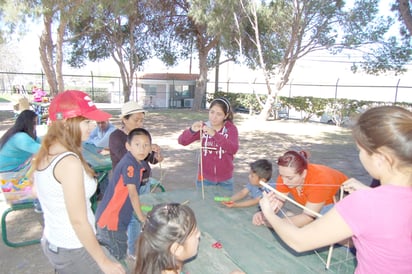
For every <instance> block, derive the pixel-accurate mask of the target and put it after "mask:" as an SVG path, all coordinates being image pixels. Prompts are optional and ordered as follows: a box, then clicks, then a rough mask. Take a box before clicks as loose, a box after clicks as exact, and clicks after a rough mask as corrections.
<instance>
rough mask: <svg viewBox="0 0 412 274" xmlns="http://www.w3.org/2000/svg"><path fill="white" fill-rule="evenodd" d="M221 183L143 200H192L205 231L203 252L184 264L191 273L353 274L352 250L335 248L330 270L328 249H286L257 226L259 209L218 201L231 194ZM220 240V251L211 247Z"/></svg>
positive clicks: (201, 249)
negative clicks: (255, 215)
mask: <svg viewBox="0 0 412 274" xmlns="http://www.w3.org/2000/svg"><path fill="white" fill-rule="evenodd" d="M222 191H223V190H221V189H220V188H217V187H207V188H205V199H204V200H203V199H202V193H201V191H196V190H195V189H191V190H176V191H170V192H164V193H150V194H147V195H142V196H141V197H140V198H141V202H142V203H143V204H146V205H154V204H157V203H163V202H178V203H183V202H185V201H189V203H188V206H190V207H191V208H192V209H193V210H194V212H195V214H196V219H197V222H198V226H199V228H200V230H201V232H202V234H201V240H200V246H199V253H198V256H197V257H196V258H195V259H194V260H192V261H190V262H188V263H187V264H186V265H185V269H184V270H185V271H188V272H189V273H221V274H226V273H230V272H231V271H232V270H235V269H241V270H243V271H244V272H246V273H247V274H254V273H256V274H262V273H299V274H300V273H353V272H354V269H355V264H356V261H355V259H354V256H353V255H352V254H351V253H350V252H348V250H347V248H345V247H341V246H335V249H334V251H333V256H332V261H331V266H330V268H329V270H326V269H325V264H324V263H323V262H322V260H321V258H322V259H323V260H324V261H326V258H327V253H328V248H324V249H322V250H318V254H319V256H320V257H321V258H320V257H319V256H318V255H317V254H316V253H315V252H314V251H310V252H305V253H303V254H297V253H295V252H293V251H292V250H290V249H289V248H288V247H286V246H285V245H284V244H283V243H282V241H281V240H280V239H279V238H278V237H277V236H276V235H275V233H274V232H273V231H272V230H270V229H268V228H266V227H263V226H259V227H257V226H254V225H253V224H252V216H253V214H254V213H255V212H256V211H257V207H249V208H226V207H224V206H223V205H221V204H220V203H219V202H215V201H214V197H215V196H227V193H224V192H222ZM217 241H219V242H220V243H221V244H222V246H223V247H222V248H221V249H217V248H214V247H212V245H213V244H214V243H215V242H217Z"/></svg>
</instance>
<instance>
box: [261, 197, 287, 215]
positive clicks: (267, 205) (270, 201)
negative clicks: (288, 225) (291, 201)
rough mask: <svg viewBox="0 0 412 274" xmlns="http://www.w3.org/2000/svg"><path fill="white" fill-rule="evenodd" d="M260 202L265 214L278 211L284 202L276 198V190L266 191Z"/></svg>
mask: <svg viewBox="0 0 412 274" xmlns="http://www.w3.org/2000/svg"><path fill="white" fill-rule="evenodd" d="M259 204H260V208H261V209H262V212H263V214H265V215H266V214H268V213H273V212H276V211H278V210H279V209H280V208H281V207H282V205H283V204H282V202H281V201H279V200H278V199H277V198H276V194H275V193H274V192H269V193H266V192H264V193H263V197H262V199H260V201H259Z"/></svg>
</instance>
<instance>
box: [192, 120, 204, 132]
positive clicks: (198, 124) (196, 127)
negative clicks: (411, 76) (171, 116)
mask: <svg viewBox="0 0 412 274" xmlns="http://www.w3.org/2000/svg"><path fill="white" fill-rule="evenodd" d="M202 126H203V122H202V121H197V122H194V123H193V124H192V126H191V127H190V129H191V130H192V131H193V132H198V131H199V130H200V129H201V128H202Z"/></svg>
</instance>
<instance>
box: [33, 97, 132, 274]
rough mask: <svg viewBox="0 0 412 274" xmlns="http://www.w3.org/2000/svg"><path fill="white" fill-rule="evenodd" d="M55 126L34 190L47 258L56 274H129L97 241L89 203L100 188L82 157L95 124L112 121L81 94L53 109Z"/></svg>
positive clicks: (37, 164)
mask: <svg viewBox="0 0 412 274" xmlns="http://www.w3.org/2000/svg"><path fill="white" fill-rule="evenodd" d="M49 117H50V119H51V121H52V123H51V125H50V127H49V130H48V132H47V134H46V135H45V136H44V138H43V143H42V145H41V148H40V150H39V152H38V154H37V155H36V156H35V161H34V170H35V171H34V184H35V187H36V190H37V195H38V198H39V200H40V203H41V204H42V207H43V212H44V213H43V216H44V232H43V237H42V240H41V243H42V248H43V252H44V254H45V255H46V257H47V258H48V259H49V261H50V263H51V264H52V265H53V267H54V268H55V270H56V273H125V270H124V268H123V267H122V265H121V264H120V263H118V262H117V261H116V260H115V259H114V258H113V257H110V254H109V252H108V251H107V250H106V249H105V248H103V247H101V246H100V245H99V243H98V241H97V239H96V229H95V218H94V214H93V211H92V209H91V203H90V197H91V196H92V195H93V194H94V193H95V191H96V187H97V182H96V180H95V178H94V171H93V169H91V168H90V166H89V165H88V164H87V162H86V161H85V159H84V158H83V156H82V141H84V140H86V139H87V138H88V137H89V134H90V128H89V122H90V121H91V120H96V121H103V120H107V119H108V118H110V117H111V115H110V114H109V113H106V112H103V111H101V110H98V109H97V108H96V106H95V105H94V103H93V102H92V101H91V99H90V97H89V96H88V95H87V94H86V93H84V92H81V91H77V90H68V91H65V92H62V93H59V94H58V95H57V96H56V97H55V98H54V99H53V101H52V103H51V104H50V107H49Z"/></svg>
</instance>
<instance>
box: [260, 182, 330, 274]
mask: <svg viewBox="0 0 412 274" xmlns="http://www.w3.org/2000/svg"><path fill="white" fill-rule="evenodd" d="M259 183H260V184H261V185H262V186H264V187H266V188H267V189H270V190H271V191H273V192H274V193H276V194H277V195H278V196H280V197H282V198H284V199H286V200H288V201H289V202H291V203H292V204H294V205H296V206H298V207H300V208H301V209H303V210H306V211H307V212H309V213H311V214H313V215H314V216H316V217H318V218H320V217H322V215H321V214H320V213H318V212H315V211H313V210H311V209H309V208H307V207H305V206H303V205H301V204H299V203H298V202H296V201H295V200H293V199H291V198H289V197H288V196H287V195H285V194H283V193H282V192H280V191H277V190H276V189H274V188H273V187H271V186H270V185H268V184H266V183H265V182H262V181H260V182H259ZM333 246H334V244H331V245H330V246H329V251H328V257H327V259H326V264H325V267H326V269H329V267H330V262H331V259H332V252H333Z"/></svg>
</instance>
